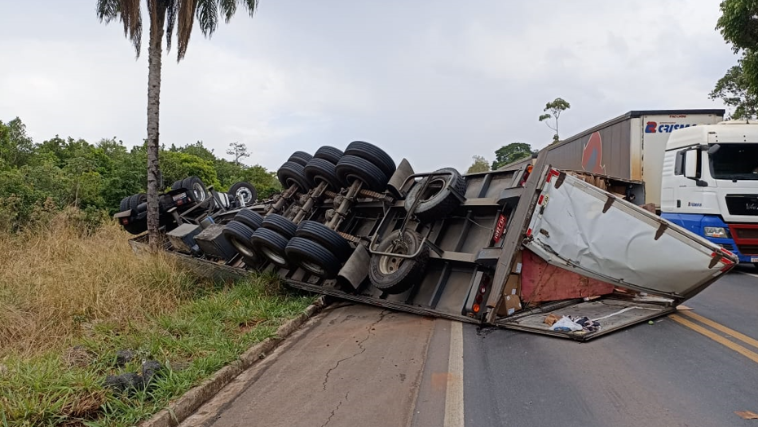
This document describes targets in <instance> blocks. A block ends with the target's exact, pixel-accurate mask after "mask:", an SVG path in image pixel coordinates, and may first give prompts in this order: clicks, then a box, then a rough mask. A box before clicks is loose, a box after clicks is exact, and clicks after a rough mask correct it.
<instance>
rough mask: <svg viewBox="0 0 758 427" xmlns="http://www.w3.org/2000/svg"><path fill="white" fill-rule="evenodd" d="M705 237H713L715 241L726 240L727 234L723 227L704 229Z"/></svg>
mask: <svg viewBox="0 0 758 427" xmlns="http://www.w3.org/2000/svg"><path fill="white" fill-rule="evenodd" d="M704 228H705V237H713V238H717V239H728V238H729V232H728V231H726V228H724V227H704Z"/></svg>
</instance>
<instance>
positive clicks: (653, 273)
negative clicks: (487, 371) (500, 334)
mask: <svg viewBox="0 0 758 427" xmlns="http://www.w3.org/2000/svg"><path fill="white" fill-rule="evenodd" d="M278 176H279V179H280V181H281V182H282V184H283V186H284V188H285V190H284V191H283V192H282V193H281V194H280V195H278V196H277V197H275V198H274V199H271V200H267V201H263V202H260V203H256V204H253V205H252V206H246V207H243V208H240V209H223V210H219V211H218V212H213V211H212V209H211V210H210V211H208V210H206V211H208V212H210V213H209V214H207V215H205V216H204V218H203V220H202V221H197V220H195V221H191V220H188V221H185V220H183V219H182V218H181V217H178V216H175V217H174V221H170V222H169V223H170V226H168V227H165V228H164V230H165V233H166V236H167V238H168V239H167V241H166V244H165V248H166V250H167V251H169V252H170V253H172V254H174V255H175V256H176V257H177V258H178V259H180V260H182V261H183V262H185V263H186V264H188V265H190V266H191V267H192V268H193V269H194V270H195V271H198V272H200V273H202V274H223V275H229V274H231V275H240V274H244V273H245V271H247V270H251V269H252V270H259V271H271V272H274V273H275V274H277V275H278V276H280V277H281V278H282V279H283V280H284V281H285V282H286V283H287V284H288V285H289V286H291V287H293V288H298V289H303V290H307V291H311V292H315V293H319V294H325V295H331V296H334V297H338V298H342V299H346V300H351V301H356V302H360V303H366V304H371V305H376V306H380V307H386V308H390V309H394V310H400V311H406V312H410V313H415V314H420V315H429V316H436V317H444V318H449V319H453V320H458V321H463V322H470V323H478V324H485V325H496V326H500V327H504V328H508V329H517V330H524V331H530V332H537V333H543V334H548V335H554V336H559V337H565V338H572V339H575V340H579V341H585V340H589V339H592V338H595V337H598V336H602V335H603V334H607V333H609V332H612V331H615V330H618V329H620V328H623V327H626V326H629V325H632V324H636V323H639V322H642V321H646V320H648V319H651V318H655V317H658V316H661V315H665V314H667V313H669V312H672V311H673V310H675V308H676V306H677V305H678V304H680V303H682V302H683V301H685V300H687V299H689V298H691V297H693V296H694V295H696V294H697V293H698V292H700V291H701V290H703V289H704V288H705V287H707V286H708V285H710V284H711V283H713V282H714V281H715V280H717V279H718V278H719V277H721V275H723V274H725V273H726V272H727V271H729V270H730V269H731V268H733V267H734V265H735V263H736V258H735V257H734V255H733V254H731V253H730V252H728V251H726V250H724V249H722V248H721V247H719V246H717V245H714V244H712V243H710V242H708V241H707V240H705V239H703V238H701V237H698V236H697V235H694V234H692V233H690V232H688V231H686V230H684V229H682V228H680V227H677V226H675V225H673V224H671V223H669V222H667V221H666V220H663V219H661V218H660V217H658V216H656V215H655V214H653V213H651V212H648V211H646V210H644V209H641V208H640V207H638V206H635V205H634V204H633V203H631V202H630V201H629V200H630V199H633V198H634V196H635V194H636V191H637V189H638V186H637V183H635V182H633V181H629V182H614V183H613V184H614V185H615V187H614V189H615V191H612V192H610V191H605V190H603V189H601V188H599V187H597V186H595V185H592V184H591V183H590V182H591V181H592V179H600V178H601V177H597V176H594V177H591V176H577V174H572V173H566V172H562V171H559V170H557V169H554V168H552V167H551V166H550V165H549V164H547V161H546V158H545V156H544V155H543V154H541V155H540V156H539V157H537V158H536V159H534V161H533V162H530V163H525V164H523V165H521V166H520V167H518V168H515V169H512V170H503V171H491V172H486V173H478V174H470V175H465V176H464V175H461V174H460V173H458V171H456V170H455V169H452V168H442V169H439V170H436V171H433V172H430V173H415V172H414V171H413V169H412V168H411V166H410V164H409V163H408V162H407V161H406V160H405V159H403V160H402V161H401V162H400V163H399V164H397V165H396V164H395V163H394V161H393V160H392V159H391V158H390V157H389V156H388V155H387V154H386V153H384V151H382V150H381V149H379V148H378V147H376V146H373V145H371V144H368V143H365V142H360V141H356V142H353V143H351V144H350V145H348V147H347V148H346V149H345V151H344V152H342V151H341V150H338V149H336V148H333V147H322V148H321V149H319V150H318V151H317V152H316V153H315V155H314V156H313V157H311V156H310V155H308V154H306V153H302V152H297V153H295V154H293V156H292V157H290V159H289V160H288V161H287V162H286V163H285V164H284V165H283V166H282V168H280V169H279V171H278ZM588 181H590V182H588ZM209 218H210V219H209ZM198 243H200V244H198ZM131 244H132V245H133V247H134V248H135V249H140V248H142V247H144V246H145V245H146V237H145V236H139V237H137V238H135V239H133V240H132V241H131ZM198 248H200V250H198ZM563 316H568V319H569V320H572V321H575V322H570V323H572V325H571V326H570V327H568V328H567V327H556V324H553V323H552V321H551V320H550V319H553V320H560V319H561V318H562V317H563ZM577 322H578V323H577ZM561 324H564V325H565V323H557V325H561ZM577 324H578V325H579V326H576V325H577Z"/></svg>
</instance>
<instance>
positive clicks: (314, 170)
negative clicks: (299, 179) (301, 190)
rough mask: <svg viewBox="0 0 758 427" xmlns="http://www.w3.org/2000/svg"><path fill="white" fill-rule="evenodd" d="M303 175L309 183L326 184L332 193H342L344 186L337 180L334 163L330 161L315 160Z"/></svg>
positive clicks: (304, 169) (309, 163)
mask: <svg viewBox="0 0 758 427" xmlns="http://www.w3.org/2000/svg"><path fill="white" fill-rule="evenodd" d="M303 173H304V174H305V177H306V178H307V179H308V181H311V182H313V183H314V184H315V185H318V184H319V183H321V182H325V183H326V185H328V186H329V189H330V190H332V191H340V189H341V188H342V184H341V183H340V180H339V178H337V170H336V166H335V165H334V163H332V162H330V161H329V160H325V159H320V158H315V157H314V158H313V159H311V161H310V162H308V164H307V165H305V167H304V168H303Z"/></svg>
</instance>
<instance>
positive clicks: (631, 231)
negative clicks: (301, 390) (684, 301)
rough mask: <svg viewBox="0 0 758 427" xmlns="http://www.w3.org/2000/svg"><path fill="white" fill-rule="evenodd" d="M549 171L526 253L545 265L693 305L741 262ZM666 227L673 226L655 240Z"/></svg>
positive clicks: (651, 216) (645, 213) (648, 214)
mask: <svg viewBox="0 0 758 427" xmlns="http://www.w3.org/2000/svg"><path fill="white" fill-rule="evenodd" d="M557 174H558V172H557V171H555V170H551V171H550V172H549V173H548V177H549V180H548V181H547V182H546V183H545V185H544V187H543V189H542V193H541V195H540V198H539V203H538V205H537V207H536V208H535V210H534V213H533V215H532V218H531V220H530V223H529V230H530V231H529V232H528V235H529V236H530V237H528V238H527V240H526V243H525V246H526V247H527V248H529V249H530V250H531V251H533V252H534V253H536V254H537V255H539V256H540V257H541V258H543V259H544V260H545V261H547V262H549V263H551V264H554V265H556V266H559V267H562V268H567V269H569V270H572V271H575V272H576V273H579V274H582V275H584V276H589V277H593V278H596V279H598V280H602V281H605V282H609V283H614V284H617V285H620V286H624V287H627V288H632V289H638V290H641V291H647V292H651V293H657V294H663V295H670V296H677V297H683V298H689V297H691V296H693V295H694V294H695V293H697V292H699V291H700V290H702V288H703V287H705V286H707V285H708V284H709V283H711V282H712V281H713V280H715V278H717V277H718V276H719V275H721V274H723V273H724V271H728V270H729V269H730V268H731V267H733V265H734V263H736V262H737V258H735V257H734V256H733V255H731V258H730V255H729V254H727V255H726V258H723V259H721V260H720V261H719V262H717V263H715V265H714V266H713V267H709V265H710V264H711V263H712V261H713V258H714V257H713V254H714V253H715V252H716V251H718V250H719V246H718V245H715V244H713V243H711V242H709V241H708V240H706V239H704V238H702V237H700V236H697V235H695V234H692V233H690V232H688V231H686V230H685V229H683V228H681V227H678V226H676V225H674V224H672V223H670V222H668V221H666V220H664V219H662V218H660V217H658V216H657V215H655V214H653V213H651V212H648V211H645V210H643V209H641V208H639V207H637V206H635V205H633V204H631V203H628V202H625V201H623V200H621V199H618V198H616V199H615V200H614V201H613V203H612V204H611V205H610V207H609V208H608V210H607V211H606V212H605V213H603V209H604V207H605V206H606V203H607V201H608V197H609V196H610V197H613V196H612V195H610V193H607V192H605V191H603V190H600V189H599V188H597V187H594V186H592V185H590V184H588V183H586V182H584V181H582V180H579V179H577V178H574V177H572V176H569V175H564V176H563V182H562V184H561V185H560V186H559V188H555V186H556V183H557V182H559V179H558V176H557ZM661 223H663V224H665V225H667V226H668V227H667V228H666V229H665V231H663V234H661V235H660V237H659V238H658V239H657V240H656V239H655V237H656V234H657V233H659V228H660V225H661Z"/></svg>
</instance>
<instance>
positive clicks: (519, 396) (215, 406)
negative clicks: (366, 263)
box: [183, 268, 758, 427]
mask: <svg viewBox="0 0 758 427" xmlns="http://www.w3.org/2000/svg"><path fill="white" fill-rule="evenodd" d="M686 305H687V306H688V307H689V308H691V310H682V311H680V312H679V313H678V314H676V315H672V316H669V317H664V318H661V319H658V320H657V321H656V322H655V323H654V324H653V325H649V324H647V323H645V324H641V325H638V326H634V327H632V328H628V329H626V330H622V331H618V332H614V333H612V334H609V335H607V336H604V337H601V338H598V339H597V340H593V341H590V342H588V343H577V342H573V341H569V340H563V339H559V338H552V337H546V336H539V335H533V334H529V333H524V332H514V331H507V330H501V329H497V330H480V329H478V328H477V327H475V326H473V325H462V324H460V323H456V322H450V321H446V320H434V319H429V318H423V317H418V316H412V315H408V314H404V313H394V312H388V311H382V310H380V309H377V308H373V307H366V306H360V305H357V306H346V307H339V308H331V309H329V310H327V311H326V312H325V313H323V314H322V315H320V316H318V317H317V318H315V319H313V320H312V321H310V322H308V324H307V325H306V326H305V327H304V328H303V329H302V330H301V331H299V332H297V333H296V334H295V335H293V336H292V337H291V338H290V339H288V340H287V341H286V343H285V344H284V345H283V346H282V347H281V348H280V349H279V350H277V352H276V354H273V355H272V356H270V357H269V358H267V359H266V360H265V361H264V362H263V363H262V364H260V365H259V366H257V367H254V368H252V369H250V370H249V371H247V372H245V373H244V374H243V375H241V376H240V377H239V378H237V380H235V381H234V382H233V383H232V384H230V385H229V386H228V387H227V388H226V389H225V390H224V391H223V392H222V393H220V394H219V395H218V396H217V397H216V398H215V399H214V400H213V401H211V402H210V403H209V404H206V405H205V406H204V407H203V408H201V409H200V410H199V411H198V412H197V413H196V415H195V416H194V417H192V418H190V419H188V420H187V421H186V422H185V423H183V425H184V426H196V425H205V426H214V427H232V426H247V425H266V426H317V427H318V426H326V425H329V426H351V427H352V426H356V425H357V426H360V427H369V426H405V425H410V426H413V427H426V426H445V427H459V426H464V425H465V426H490V425H491V426H519V427H528V426H561V427H569V426H645V427H656V426H743V425H744V426H758V420H745V419H743V418H741V417H740V416H738V415H737V414H736V413H735V412H738V411H752V412H754V413H758V386H756V385H757V384H758V270H755V269H752V268H746V269H743V270H741V272H738V273H734V274H730V275H729V276H727V277H725V278H722V279H721V280H719V281H718V282H717V283H716V284H714V285H712V286H711V287H709V288H708V289H706V290H705V291H704V292H702V293H701V294H700V295H698V296H696V297H695V298H693V299H692V300H690V301H688V302H687V304H686Z"/></svg>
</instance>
